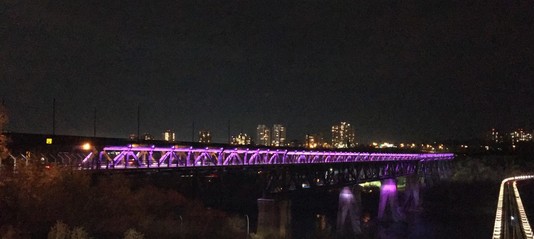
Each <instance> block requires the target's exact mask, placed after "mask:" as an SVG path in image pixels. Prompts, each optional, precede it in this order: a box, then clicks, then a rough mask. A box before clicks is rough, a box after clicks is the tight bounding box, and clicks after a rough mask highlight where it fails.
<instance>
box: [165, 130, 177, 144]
mask: <svg viewBox="0 0 534 239" xmlns="http://www.w3.org/2000/svg"><path fill="white" fill-rule="evenodd" d="M163 140H165V141H168V142H174V141H176V134H175V133H174V130H171V129H168V130H165V132H163Z"/></svg>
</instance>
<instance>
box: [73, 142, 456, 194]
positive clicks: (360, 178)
mask: <svg viewBox="0 0 534 239" xmlns="http://www.w3.org/2000/svg"><path fill="white" fill-rule="evenodd" d="M453 158H454V155H453V154H431V153H421V154H401V153H398V154H395V153H364V152H339V151H303V150H280V149H243V148H232V149H228V148H209V147H208V148H194V147H155V146H152V147H150V146H148V147H147V146H140V147H132V146H125V147H118V146H110V147H104V148H103V149H102V150H101V151H97V150H96V149H94V148H93V149H92V152H90V153H89V154H88V155H86V156H85V158H84V159H83V161H82V162H81V164H80V166H81V169H82V170H89V171H93V172H110V171H113V172H115V171H117V172H140V173H142V172H152V171H166V172H169V171H170V172H176V173H177V174H180V175H198V176H202V175H211V174H227V175H242V174H247V173H251V174H256V175H259V174H260V173H261V175H260V177H261V178H262V180H264V182H265V189H264V192H265V193H267V194H270V193H282V192H290V191H294V190H297V189H305V188H316V187H339V186H344V185H354V184H355V183H359V182H366V181H373V180H382V179H390V178H396V177H399V176H408V175H419V176H428V175H432V176H437V177H447V176H446V175H445V174H447V173H448V172H450V171H451V170H450V168H451V165H452V164H451V163H450V162H451V161H452V159H453Z"/></svg>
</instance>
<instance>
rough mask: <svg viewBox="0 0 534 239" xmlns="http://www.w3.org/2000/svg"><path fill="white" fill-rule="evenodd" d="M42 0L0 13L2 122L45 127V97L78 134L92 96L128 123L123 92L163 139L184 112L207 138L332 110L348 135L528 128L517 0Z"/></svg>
mask: <svg viewBox="0 0 534 239" xmlns="http://www.w3.org/2000/svg"><path fill="white" fill-rule="evenodd" d="M56 4H57V3H50V6H47V7H46V9H47V10H46V11H34V10H29V9H41V7H42V6H40V5H39V3H38V2H30V3H28V4H14V5H13V6H11V5H9V4H8V5H9V6H7V5H6V8H5V11H4V13H3V14H1V15H0V22H1V23H2V27H1V28H0V29H2V30H1V32H3V33H5V34H1V36H0V46H2V47H0V61H1V62H3V65H2V67H1V68H0V77H1V79H2V82H3V84H2V87H1V88H0V98H1V99H2V101H3V102H4V103H5V105H6V107H7V108H8V110H9V117H10V122H9V124H8V125H7V130H10V131H13V132H26V133H50V132H51V131H52V130H51V128H52V127H51V122H52V101H53V99H56V129H57V132H56V133H57V134H69V135H93V119H94V116H93V114H94V111H95V108H96V115H97V117H96V118H97V129H96V130H97V135H99V136H107V137H125V135H129V134H130V133H136V132H137V122H136V117H137V115H136V112H137V107H138V106H139V107H140V109H141V125H140V130H141V131H142V132H140V134H143V133H146V132H148V133H152V134H153V135H159V134H160V133H161V132H163V131H164V130H165V129H169V128H170V129H174V130H175V133H176V136H177V138H178V139H190V135H191V128H192V127H191V125H192V124H193V123H194V124H195V127H194V128H196V129H200V128H209V129H211V130H212V134H213V135H214V136H215V137H220V138H214V139H213V140H217V141H227V138H228V136H227V135H228V133H227V131H228V130H227V128H228V125H229V126H230V129H231V132H230V133H231V134H236V133H237V132H239V131H241V130H242V131H243V132H250V133H252V132H254V130H255V126H256V124H257V123H259V122H265V123H268V124H269V125H271V124H273V123H277V122H280V123H282V124H284V125H285V126H286V127H288V129H290V130H288V135H287V137H288V139H294V138H297V139H301V138H302V135H306V134H309V133H323V135H327V133H328V128H329V127H330V126H331V125H332V124H333V123H335V122H339V121H347V122H351V123H352V124H353V125H354V126H355V128H356V129H357V131H358V140H359V141H362V142H369V141H372V140H375V139H383V140H388V141H404V140H415V141H428V140H445V139H468V138H472V137H474V136H475V137H476V136H480V135H481V134H483V133H484V132H485V131H486V130H487V129H489V128H493V127H496V128H502V129H509V128H517V127H524V128H534V105H533V104H532V103H531V102H534V94H532V92H534V84H532V79H534V70H533V69H532V67H530V63H531V62H533V59H532V56H534V53H533V52H532V49H533V48H532V47H531V45H532V44H533V43H534V29H533V24H532V23H531V22H530V21H526V20H525V19H530V16H532V15H534V12H533V11H534V10H532V9H534V8H529V7H525V6H522V5H521V4H519V3H504V2H500V1H489V2H484V3H473V4H468V3H464V2H438V3H434V4H432V3H406V5H403V6H397V5H396V4H395V3H392V2H380V1H374V2H358V1H341V2H335V3H333V2H331V1H317V2H309V1H296V2H287V3H279V4H272V5H271V4H269V3H261V2H255V1H251V2H237V1H235V2H234V1H230V2H224V3H223V2H221V3H212V4H204V3H200V2H199V3H191V4H185V5H182V4H181V3H180V2H176V1H164V2H158V3H138V4H135V3H129V4H125V5H124V6H122V5H121V4H118V2H117V1H115V0H112V1H108V2H106V3H103V4H101V5H94V4H92V3H88V4H87V5H84V4H72V5H60V4H58V5H56ZM82 5H83V7H82ZM119 5H120V6H121V7H117V6H119ZM497 9H499V10H497ZM37 12H41V14H37ZM68 13H76V14H68ZM227 122H230V123H229V124H228V123H227ZM182 137H183V138H182Z"/></svg>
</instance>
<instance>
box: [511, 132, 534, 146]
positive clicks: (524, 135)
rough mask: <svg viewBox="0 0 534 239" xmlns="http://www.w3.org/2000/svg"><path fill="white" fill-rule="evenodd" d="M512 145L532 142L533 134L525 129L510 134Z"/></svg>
mask: <svg viewBox="0 0 534 239" xmlns="http://www.w3.org/2000/svg"><path fill="white" fill-rule="evenodd" d="M510 138H511V140H512V145H516V144H517V143H519V142H531V141H532V133H529V132H527V131H525V130H523V129H517V130H515V131H513V132H511V133H510Z"/></svg>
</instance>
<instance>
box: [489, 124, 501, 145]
mask: <svg viewBox="0 0 534 239" xmlns="http://www.w3.org/2000/svg"><path fill="white" fill-rule="evenodd" d="M489 139H490V142H491V143H493V144H501V143H503V142H504V137H503V134H502V133H501V132H499V131H498V130H497V129H494V128H493V129H491V133H490V135H489Z"/></svg>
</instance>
